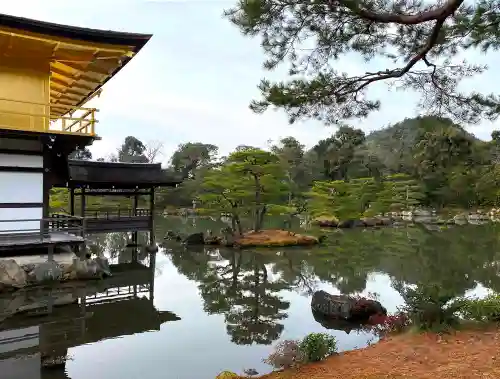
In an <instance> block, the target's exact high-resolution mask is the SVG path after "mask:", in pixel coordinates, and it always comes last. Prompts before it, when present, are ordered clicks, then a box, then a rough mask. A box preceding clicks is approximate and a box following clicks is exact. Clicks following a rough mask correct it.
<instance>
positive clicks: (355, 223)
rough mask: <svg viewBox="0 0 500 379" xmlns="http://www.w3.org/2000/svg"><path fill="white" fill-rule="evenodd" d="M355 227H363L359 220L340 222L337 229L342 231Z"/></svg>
mask: <svg viewBox="0 0 500 379" xmlns="http://www.w3.org/2000/svg"><path fill="white" fill-rule="evenodd" d="M357 226H364V225H363V222H362V221H361V220H355V219H347V220H343V221H340V222H339V224H338V227H339V228H343V229H346V228H355V227H357Z"/></svg>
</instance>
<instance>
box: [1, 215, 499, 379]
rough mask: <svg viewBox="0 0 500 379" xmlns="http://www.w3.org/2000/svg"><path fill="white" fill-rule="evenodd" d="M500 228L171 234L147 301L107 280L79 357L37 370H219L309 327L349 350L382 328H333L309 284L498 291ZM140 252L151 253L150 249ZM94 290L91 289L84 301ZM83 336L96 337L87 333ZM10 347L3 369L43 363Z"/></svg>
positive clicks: (82, 375)
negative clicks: (325, 235)
mask: <svg viewBox="0 0 500 379" xmlns="http://www.w3.org/2000/svg"><path fill="white" fill-rule="evenodd" d="M184 221H185V220H184ZM217 227H218V226H217V225H213V223H212V222H211V221H207V220H196V221H195V222H194V224H193V220H188V221H187V222H184V223H183V222H181V221H180V219H169V220H161V221H159V222H158V225H157V229H158V230H157V232H156V235H157V240H158V241H161V239H162V238H161V237H162V236H163V235H164V234H165V232H166V231H167V230H168V229H177V230H179V229H182V230H184V231H185V232H191V231H194V230H206V229H207V228H211V229H216V228H217ZM498 231H499V230H498V228H497V227H495V226H469V227H461V228H455V229H449V230H444V231H441V232H429V231H427V230H425V229H420V228H404V229H383V230H367V231H362V230H352V231H348V232H344V233H339V232H330V234H329V240H328V241H329V243H328V246H322V247H318V248H314V249H307V250H304V249H288V250H286V251H282V250H266V251H258V252H256V251H232V250H216V249H211V250H208V249H202V248H200V249H198V250H189V251H185V250H182V249H180V248H178V247H176V246H175V245H171V246H165V247H163V248H162V249H161V250H160V252H159V253H158V254H157V255H156V261H155V268H154V289H152V290H151V291H150V288H146V287H145V286H142V287H135V290H136V292H137V297H139V298H142V299H144V300H143V301H141V302H140V305H138V306H134V307H129V308H124V307H123V301H126V300H123V296H124V295H123V291H122V295H120V296H122V300H121V301H118V300H117V299H116V298H115V299H112V298H111V295H110V291H108V293H107V294H104V291H101V292H102V294H101V295H102V296H103V299H104V300H102V299H101V300H99V301H101V302H106V303H108V305H107V306H106V308H101V309H104V310H101V311H98V308H87V315H86V316H87V320H88V321H87V324H86V327H85V328H84V330H83V331H82V330H79V331H78V333H84V334H85V333H87V336H86V337H81V336H80V337H77V336H75V337H68V335H67V334H66V337H65V338H66V339H67V340H71V339H72V338H73V340H71V341H73V342H71V343H69V345H70V346H74V347H70V348H69V349H68V350H67V353H68V355H69V356H70V357H71V359H70V360H68V361H67V362H66V367H65V371H66V372H65V373H63V372H56V371H53V370H50V371H49V372H47V370H42V374H40V375H41V376H33V378H35V377H43V378H59V377H61V378H65V377H67V378H72V379H87V378H89V377H93V378H106V379H115V378H116V379H136V378H141V379H198V378H199V379H205V378H206V379H210V378H215V376H216V375H217V374H218V373H219V372H220V371H223V370H231V371H235V372H242V371H243V370H244V369H248V368H254V369H257V371H259V372H260V373H264V372H267V371H270V367H269V366H267V365H266V364H264V363H262V359H263V358H265V357H267V356H268V355H269V353H270V352H271V351H272V346H273V345H274V344H275V343H276V342H277V341H279V340H283V339H299V338H302V337H303V336H305V335H306V334H308V333H310V332H325V331H326V332H329V333H331V334H332V335H334V336H335V337H336V339H337V341H338V346H339V349H340V350H349V349H355V348H359V347H364V346H366V345H367V344H368V343H370V341H373V340H374V338H375V336H374V335H372V334H370V333H368V332H357V331H350V333H346V332H345V331H343V330H335V329H333V330H327V329H325V328H324V327H323V326H321V324H319V323H318V322H316V321H315V320H314V318H313V315H312V313H311V308H310V296H309V295H308V292H309V291H311V290H317V289H324V290H326V291H328V292H331V293H344V294H365V295H367V294H369V293H370V294H377V295H378V298H379V300H380V301H381V302H382V304H383V305H384V306H385V307H386V308H387V309H388V311H389V312H394V311H396V309H397V307H398V306H400V305H402V303H403V298H402V296H401V295H400V292H401V289H402V288H404V287H405V286H408V285H418V286H425V285H430V284H432V285H439V286H440V287H442V288H444V289H446V291H448V292H449V293H453V294H454V295H456V296H461V295H464V294H466V295H471V296H476V295H477V296H482V295H484V294H485V293H486V292H487V291H489V290H496V291H500V279H499V275H498V274H499V271H500V270H499V269H500V249H499V247H500V243H499V241H498ZM310 232H311V233H317V232H318V231H314V230H313V231H310ZM139 239H140V240H141V239H144V240H145V239H147V235H146V234H144V235H140V236H139ZM126 245H127V235H126V234H124V233H114V234H109V235H96V236H94V242H93V243H92V244H91V246H90V249H91V251H93V252H95V253H97V252H103V253H104V254H105V255H107V256H108V257H110V259H111V262H112V263H115V264H117V263H125V262H129V261H130V260H131V258H132V254H133V253H132V249H130V248H126ZM139 259H140V260H141V261H142V262H144V263H145V264H148V263H149V261H150V257H149V256H148V255H147V254H146V253H145V252H143V251H139ZM146 277H147V276H146ZM141 288H142V290H141ZM115 292H116V291H115ZM132 295H133V294H132ZM132 295H130V296H132ZM116 296H118V295H116ZM125 296H129V294H126V295H125ZM146 299H148V300H146ZM91 301H94V300H92V299H91V297H89V298H88V300H87V305H88V304H90V302H91ZM120 304H122V305H120ZM153 306H154V308H153ZM68 309H69V308H68ZM58 312H59V314H60V316H57V317H60V318H64V316H65V315H66V316H68V317H69V314H68V313H67V312H69V311H66V310H65V307H61V308H59V310H58ZM20 317H21V316H13V317H11V318H10V319H9V320H10V321H9V322H10V323H11V325H15V323H16V318H18V319H19V320H20V321H19V322H20V323H22V322H24V324H23V325H26V321H22V322H21V318H20ZM92 317H94V318H96V319H97V320H94V321H92ZM31 319H32V320H35V319H36V318H31ZM23 320H24V319H23ZM117 320H118V321H117ZM56 321H57V320H56ZM6 322H7V321H6ZM57 322H59V321H57ZM57 322H56V324H57ZM9 325H10V324H9ZM30 325H37V321H31V324H30ZM57 325H58V324H57ZM2 328H3V329H5V328H6V327H5V326H2ZM43 328H46V326H42V327H40V330H41V332H40V346H42V345H43V343H44V342H43V339H44V337H43V335H42V334H44V333H46V332H43V333H42V331H44V330H45V329H43ZM52 329H57V327H55V328H54V327H52ZM91 337H92V338H91ZM54 338H63V337H54ZM78 338H83V341H84V342H85V341H87V342H88V341H91V343H88V344H83V345H82V344H81V343H79V342H78V341H79V340H78ZM93 341H96V342H93ZM35 350H36V349H35ZM42 350H43V349H42ZM4 351H5V349H4V350H2V348H1V344H0V359H4V358H5V359H4V361H3V363H2V362H0V369H1V368H2V364H3V365H4V367H5V365H7V364H8V365H10V366H9V367H13V366H12V365H13V364H14V363H13V362H15V364H16V365H18V366H23V365H24V366H23V367H24V368H26V367H27V365H33V366H36V364H33V363H29V362H31V361H30V360H29V359H26V357H27V356H28V355H29V354H33V351H34V350H33V349H32V350H30V351H29V352H23V351H20V352H18V353H16V354H15V355H16V356H17V357H16V358H12V355H13V354H11V353H8V352H4ZM23 362H24V363H23ZM33 368H34V371H33V372H35V371H36V368H35V367H33ZM0 371H1V370H0ZM25 371H26V370H25ZM4 372H5V371H4ZM17 372H19V370H18V371H17ZM1 375H2V374H1V373H0V377H1ZM56 375H58V376H56ZM64 375H66V376H64ZM9 378H12V379H17V377H15V376H9ZM20 378H21V376H19V379H20ZM22 378H23V379H28V376H26V374H23V376H22Z"/></svg>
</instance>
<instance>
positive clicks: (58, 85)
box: [0, 14, 151, 117]
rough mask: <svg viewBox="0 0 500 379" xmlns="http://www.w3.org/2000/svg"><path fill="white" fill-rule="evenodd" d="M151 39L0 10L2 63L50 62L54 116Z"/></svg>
mask: <svg viewBox="0 0 500 379" xmlns="http://www.w3.org/2000/svg"><path fill="white" fill-rule="evenodd" d="M11 25H12V26H15V27H12V26H11ZM150 38H151V35H146V34H131V33H120V32H111V31H102V30H96V29H85V28H77V27H70V26H64V25H58V24H52V23H44V22H40V21H35V20H28V19H24V18H18V17H13V16H8V15H2V14H0V64H1V62H2V61H4V62H5V61H13V62H14V63H15V62H16V61H20V60H26V61H29V62H40V65H43V64H46V65H50V75H51V80H50V103H51V104H52V106H51V116H53V117H58V116H62V115H64V114H66V113H68V110H69V109H71V108H73V107H78V106H81V105H82V104H83V103H85V102H86V101H87V100H88V99H89V98H91V97H92V96H93V95H94V94H95V93H96V91H98V90H99V89H100V88H101V87H102V86H103V85H104V83H106V82H107V81H108V80H109V79H111V78H112V77H113V76H114V75H115V74H116V73H117V72H118V71H119V70H120V69H121V68H122V67H123V66H125V65H126V64H127V63H128V62H129V61H130V59H132V57H134V56H135V54H137V52H138V51H139V50H140V49H141V48H142V46H144V44H145V43H147V42H148V41H149V39H150ZM57 105H60V107H57Z"/></svg>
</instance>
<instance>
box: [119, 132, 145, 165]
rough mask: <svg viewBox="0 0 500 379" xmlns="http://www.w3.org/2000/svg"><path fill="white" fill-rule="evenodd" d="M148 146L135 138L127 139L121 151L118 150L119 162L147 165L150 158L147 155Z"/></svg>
mask: <svg viewBox="0 0 500 379" xmlns="http://www.w3.org/2000/svg"><path fill="white" fill-rule="evenodd" d="M145 153H146V145H144V143H143V142H142V141H141V140H139V139H137V138H136V137H134V136H128V137H126V138H125V141H124V142H123V144H122V146H121V147H120V149H118V156H117V158H118V161H119V162H129V163H147V162H148V158H147V157H146V155H145Z"/></svg>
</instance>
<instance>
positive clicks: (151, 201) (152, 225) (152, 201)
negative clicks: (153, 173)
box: [149, 187, 155, 235]
mask: <svg viewBox="0 0 500 379" xmlns="http://www.w3.org/2000/svg"><path fill="white" fill-rule="evenodd" d="M149 215H150V217H151V220H150V229H151V234H152V235H154V231H155V223H154V221H155V188H154V187H151V190H150V193H149Z"/></svg>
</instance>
